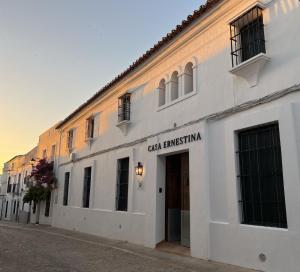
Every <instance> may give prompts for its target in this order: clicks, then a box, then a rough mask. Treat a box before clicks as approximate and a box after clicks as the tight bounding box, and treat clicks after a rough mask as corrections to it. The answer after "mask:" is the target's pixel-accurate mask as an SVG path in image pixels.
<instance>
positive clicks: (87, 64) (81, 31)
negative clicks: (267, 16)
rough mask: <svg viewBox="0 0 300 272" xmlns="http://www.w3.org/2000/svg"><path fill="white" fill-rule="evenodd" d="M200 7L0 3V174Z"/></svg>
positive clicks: (129, 2) (139, 1)
mask: <svg viewBox="0 0 300 272" xmlns="http://www.w3.org/2000/svg"><path fill="white" fill-rule="evenodd" d="M203 2H204V1H203V0H165V1H162V0H161V1H159V0H151V1H149V0H98V1H96V0H88V1H84V0H82V1H79V0H74V1H71V0H48V1H45V0H41V1H38V0H26V1H25V0H19V1H14V0H0V168H1V167H2V163H3V162H4V161H7V160H8V159H10V158H11V157H12V156H14V155H16V154H22V153H25V152H27V151H29V150H30V149H31V148H32V147H34V145H36V143H37V141H38V136H39V134H41V133H42V132H43V131H44V130H46V129H47V128H49V127H50V126H52V125H53V124H54V123H56V122H57V121H59V120H61V119H63V118H65V117H66V116H67V115H68V114H70V113H71V112H72V111H73V110H74V109H76V108H77V107H78V106H79V105H80V104H82V103H83V102H84V101H86V100H87V99H88V98H89V97H91V96H92V95H93V94H94V93H96V92H97V90H98V89H100V88H101V87H102V86H103V85H105V84H106V83H107V82H108V81H110V80H112V79H113V78H114V77H115V76H116V75H117V74H119V73H120V72H122V71H123V70H124V69H126V68H127V67H128V66H129V64H131V63H132V62H133V61H134V60H135V59H136V58H138V57H139V56H140V55H141V54H143V53H144V52H145V51H146V50H147V49H149V48H150V47H151V46H152V45H153V44H154V43H156V42H157V41H158V40H159V39H160V38H161V37H162V36H164V35H165V34H166V33H167V32H169V31H170V30H171V29H172V28H174V27H175V26H176V25H177V24H179V23H180V22H181V21H182V20H183V19H185V18H186V17H187V15H189V14H191V13H192V12H193V10H194V9H197V8H199V6H200V5H201V4H202V3H203ZM0 172H1V170H0Z"/></svg>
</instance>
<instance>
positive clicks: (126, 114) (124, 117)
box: [118, 93, 130, 122]
mask: <svg viewBox="0 0 300 272" xmlns="http://www.w3.org/2000/svg"><path fill="white" fill-rule="evenodd" d="M129 120H130V93H126V94H124V95H122V96H121V97H119V101H118V121H119V122H122V121H129Z"/></svg>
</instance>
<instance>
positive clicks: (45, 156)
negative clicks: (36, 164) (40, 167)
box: [43, 149, 47, 159]
mask: <svg viewBox="0 0 300 272" xmlns="http://www.w3.org/2000/svg"><path fill="white" fill-rule="evenodd" d="M46 158H47V150H46V149H44V150H43V159H46Z"/></svg>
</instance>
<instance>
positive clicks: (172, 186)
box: [165, 153, 190, 247]
mask: <svg viewBox="0 0 300 272" xmlns="http://www.w3.org/2000/svg"><path fill="white" fill-rule="evenodd" d="M165 214H166V240H167V241H169V242H180V243H181V244H182V245H184V246H187V247H189V246H190V190H189V153H182V154H176V155H172V156H168V157H166V213H165Z"/></svg>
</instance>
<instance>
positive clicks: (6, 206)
mask: <svg viewBox="0 0 300 272" xmlns="http://www.w3.org/2000/svg"><path fill="white" fill-rule="evenodd" d="M7 209H8V201H6V205H5V218H6V217H7Z"/></svg>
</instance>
